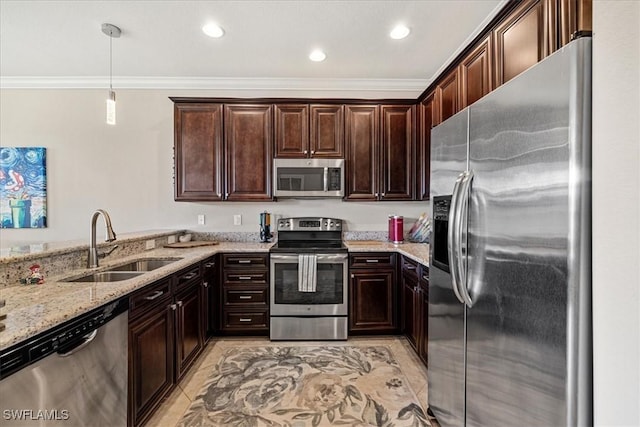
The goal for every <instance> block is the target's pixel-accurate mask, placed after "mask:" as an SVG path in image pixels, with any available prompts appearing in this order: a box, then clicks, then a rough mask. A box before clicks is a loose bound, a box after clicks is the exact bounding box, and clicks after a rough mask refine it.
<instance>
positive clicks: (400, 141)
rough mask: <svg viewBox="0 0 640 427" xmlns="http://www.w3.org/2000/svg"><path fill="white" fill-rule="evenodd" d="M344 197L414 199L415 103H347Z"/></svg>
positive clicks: (361, 199) (352, 198) (357, 198)
mask: <svg viewBox="0 0 640 427" xmlns="http://www.w3.org/2000/svg"><path fill="white" fill-rule="evenodd" d="M345 115H346V129H345V138H346V195H345V200H358V201H366V200H411V199H412V197H413V187H414V176H415V175H414V168H413V162H412V160H413V156H414V152H413V151H414V145H415V144H414V138H415V129H414V127H415V106H414V105H347V106H346V113H345Z"/></svg>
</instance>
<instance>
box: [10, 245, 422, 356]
mask: <svg viewBox="0 0 640 427" xmlns="http://www.w3.org/2000/svg"><path fill="white" fill-rule="evenodd" d="M345 244H346V246H347V248H348V249H349V252H397V253H400V254H402V255H405V256H408V257H409V258H412V259H414V260H415V261H417V262H419V263H422V264H424V265H429V246H428V245H426V244H422V243H402V244H393V243H388V242H382V241H354V240H351V241H345ZM272 245H273V244H272V243H251V242H220V243H219V244H218V245H215V246H201V247H195V248H189V249H170V248H159V249H153V250H150V251H145V252H144V253H139V254H135V255H131V256H127V257H123V258H119V259H117V260H114V261H112V262H105V261H102V262H101V265H100V267H99V268H97V269H78V270H72V271H67V272H65V273H64V274H63V275H59V276H52V277H47V281H46V283H45V284H43V285H29V286H16V287H11V288H6V289H3V290H2V298H3V299H5V300H6V306H5V307H4V312H5V313H7V318H6V319H5V320H4V321H3V322H4V324H5V326H6V329H5V330H4V331H1V332H0V350H4V349H6V348H8V347H10V346H12V345H14V344H16V343H19V342H22V341H24V340H26V339H29V338H31V337H33V336H35V335H37V334H39V333H40V332H44V331H46V330H47V329H50V328H52V327H54V326H57V325H59V324H61V323H63V322H65V321H67V320H70V319H72V318H74V317H77V316H79V315H81V314H84V313H86V312H88V311H90V310H92V309H94V308H97V307H100V306H102V305H104V304H107V303H109V302H111V301H114V300H116V299H118V298H120V297H123V296H126V295H128V294H130V293H131V292H133V291H136V290H138V289H140V288H143V287H144V286H146V285H149V284H151V283H153V282H155V281H157V280H159V279H161V278H163V277H166V276H168V275H170V274H173V273H175V272H177V271H180V270H181V269H183V268H186V267H189V266H191V265H193V264H195V263H197V262H199V261H202V260H204V259H207V258H209V257H210V256H212V255H215V254H216V253H221V252H268V251H269V248H271V246H272ZM140 258H145V259H148V258H158V259H162V258H182V259H180V260H178V261H175V262H173V263H171V264H169V265H167V266H164V267H161V268H158V269H156V270H152V271H149V272H146V273H144V274H141V275H140V276H138V277H135V278H133V279H129V280H123V281H119V282H108V283H107V282H102V283H91V282H89V283H81V282H66V281H64V280H66V279H74V278H77V277H81V276H83V275H85V274H88V273H91V272H95V271H103V270H106V269H108V268H110V267H113V266H118V265H122V264H126V263H128V262H131V261H133V260H136V259H140Z"/></svg>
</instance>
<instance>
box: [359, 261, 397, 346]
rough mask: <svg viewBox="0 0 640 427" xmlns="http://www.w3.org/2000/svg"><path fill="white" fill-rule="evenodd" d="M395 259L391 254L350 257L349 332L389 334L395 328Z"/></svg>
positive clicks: (395, 330)
mask: <svg viewBox="0 0 640 427" xmlns="http://www.w3.org/2000/svg"><path fill="white" fill-rule="evenodd" d="M395 258H396V255H395V254H392V253H360V254H357V253H356V254H351V255H350V256H349V262H350V275H351V281H350V295H349V332H350V333H352V334H362V333H369V334H390V333H396V332H397V331H398V327H397V320H396V300H397V291H396V272H395V269H396V267H395Z"/></svg>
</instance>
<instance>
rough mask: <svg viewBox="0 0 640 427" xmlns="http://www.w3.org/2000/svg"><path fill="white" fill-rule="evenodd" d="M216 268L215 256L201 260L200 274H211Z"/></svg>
mask: <svg viewBox="0 0 640 427" xmlns="http://www.w3.org/2000/svg"><path fill="white" fill-rule="evenodd" d="M215 269H216V257H211V258H209V259H207V260H205V261H203V262H202V275H203V276H207V275H210V274H213V273H214V272H215Z"/></svg>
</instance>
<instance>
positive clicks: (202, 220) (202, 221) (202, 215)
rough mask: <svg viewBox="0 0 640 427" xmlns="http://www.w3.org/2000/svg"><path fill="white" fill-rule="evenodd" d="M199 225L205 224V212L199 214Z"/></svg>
mask: <svg viewBox="0 0 640 427" xmlns="http://www.w3.org/2000/svg"><path fill="white" fill-rule="evenodd" d="M198 225H204V214H200V215H198Z"/></svg>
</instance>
